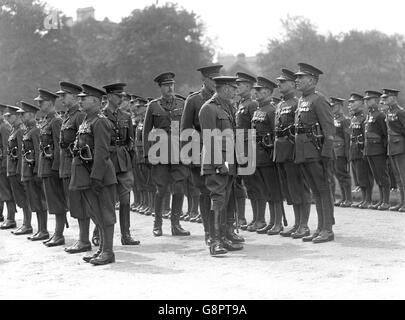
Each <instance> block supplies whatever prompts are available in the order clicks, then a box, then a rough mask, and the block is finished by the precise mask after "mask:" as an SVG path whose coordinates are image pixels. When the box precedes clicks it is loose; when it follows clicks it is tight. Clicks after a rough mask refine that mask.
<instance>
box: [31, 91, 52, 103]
mask: <svg viewBox="0 0 405 320" xmlns="http://www.w3.org/2000/svg"><path fill="white" fill-rule="evenodd" d="M38 92H39V96H38V97H36V98H35V99H34V100H35V101H53V102H55V101H56V99H57V98H58V95H57V94H55V93H53V92H50V91H48V90H44V89H38Z"/></svg>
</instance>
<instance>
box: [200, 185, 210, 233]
mask: <svg viewBox="0 0 405 320" xmlns="http://www.w3.org/2000/svg"><path fill="white" fill-rule="evenodd" d="M199 205H200V212H201V220H202V223H203V227H204V232H205V233H209V215H210V212H211V199H210V197H209V195H206V194H202V193H201V195H200V199H199Z"/></svg>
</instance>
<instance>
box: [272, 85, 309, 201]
mask: <svg viewBox="0 0 405 320" xmlns="http://www.w3.org/2000/svg"><path fill="white" fill-rule="evenodd" d="M297 105H298V99H297V98H296V97H295V96H294V93H291V94H288V95H286V96H284V97H283V98H282V101H280V103H279V104H278V105H277V108H276V115H275V141H274V161H275V162H276V163H277V165H278V169H279V175H280V182H281V186H282V192H283V197H284V198H285V199H286V200H287V203H288V204H289V205H292V204H303V203H309V202H310V201H311V200H310V199H311V192H310V190H309V186H308V184H307V183H306V181H305V179H304V176H303V174H302V172H301V170H300V169H299V166H298V165H297V164H295V163H294V144H295V143H294V133H295V127H294V120H295V112H296V110H297Z"/></svg>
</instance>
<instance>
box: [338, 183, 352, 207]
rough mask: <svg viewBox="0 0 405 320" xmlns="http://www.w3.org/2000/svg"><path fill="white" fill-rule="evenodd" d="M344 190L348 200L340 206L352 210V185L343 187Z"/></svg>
mask: <svg viewBox="0 0 405 320" xmlns="http://www.w3.org/2000/svg"><path fill="white" fill-rule="evenodd" d="M343 189H344V192H345V197H346V200H345V201H344V202H343V203H342V204H341V205H340V206H341V207H342V208H350V207H351V206H352V204H353V198H352V186H351V184H350V183H346V184H344V185H343Z"/></svg>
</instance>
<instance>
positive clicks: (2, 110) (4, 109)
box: [0, 103, 8, 113]
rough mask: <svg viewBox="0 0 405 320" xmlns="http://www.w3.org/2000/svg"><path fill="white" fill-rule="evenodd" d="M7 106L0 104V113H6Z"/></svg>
mask: <svg viewBox="0 0 405 320" xmlns="http://www.w3.org/2000/svg"><path fill="white" fill-rule="evenodd" d="M7 108H8V105H6V104H2V103H0V112H1V113H4V112H6V111H7Z"/></svg>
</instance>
